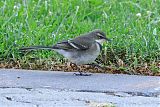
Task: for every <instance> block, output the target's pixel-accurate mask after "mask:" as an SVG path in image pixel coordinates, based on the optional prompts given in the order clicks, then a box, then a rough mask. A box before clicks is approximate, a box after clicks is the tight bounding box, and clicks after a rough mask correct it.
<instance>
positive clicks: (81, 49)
mask: <svg viewBox="0 0 160 107" xmlns="http://www.w3.org/2000/svg"><path fill="white" fill-rule="evenodd" d="M106 40H109V39H108V38H106V35H105V33H104V32H102V31H101V30H94V31H91V32H89V33H87V34H83V35H80V36H78V37H76V38H74V39H71V40H66V41H62V42H58V43H57V44H55V45H53V46H50V47H48V46H32V47H24V48H21V49H20V51H27V50H37V49H49V50H54V51H56V52H58V53H59V54H62V55H63V56H64V57H66V58H67V59H69V60H70V61H71V62H72V63H75V64H77V65H80V64H88V63H92V62H93V61H94V60H95V59H96V58H97V57H98V55H99V53H100V51H101V48H102V46H101V45H102V43H103V42H105V41H106Z"/></svg>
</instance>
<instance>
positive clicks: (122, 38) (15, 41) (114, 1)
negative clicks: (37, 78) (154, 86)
mask: <svg viewBox="0 0 160 107" xmlns="http://www.w3.org/2000/svg"><path fill="white" fill-rule="evenodd" d="M93 29H102V30H103V31H104V32H105V33H106V34H107V36H108V38H111V39H112V43H108V44H105V45H104V48H103V52H102V54H101V55H100V57H99V59H98V60H99V63H103V64H104V65H108V64H115V65H116V64H117V63H118V61H119V59H120V60H122V61H123V62H124V63H125V64H126V65H128V66H137V65H139V64H143V63H146V62H147V63H152V62H159V61H160V0H1V1H0V60H11V59H12V60H20V59H23V60H27V59H29V58H39V59H46V60H47V59H50V58H53V59H56V60H57V61H59V60H61V59H63V57H62V56H59V55H57V53H55V52H51V51H37V52H33V53H32V54H27V55H25V56H23V55H22V54H20V52H19V51H18V49H19V48H20V47H23V46H25V47H26V46H33V45H45V46H51V45H53V44H55V43H56V42H58V41H62V40H66V39H69V38H73V37H75V36H78V35H80V34H83V33H86V32H89V31H91V30H93Z"/></svg>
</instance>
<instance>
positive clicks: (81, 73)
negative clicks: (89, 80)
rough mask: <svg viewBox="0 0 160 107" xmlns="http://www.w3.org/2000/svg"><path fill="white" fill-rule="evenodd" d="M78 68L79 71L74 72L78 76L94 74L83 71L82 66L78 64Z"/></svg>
mask: <svg viewBox="0 0 160 107" xmlns="http://www.w3.org/2000/svg"><path fill="white" fill-rule="evenodd" d="M77 70H78V72H79V73H74V75H76V76H91V75H92V74H87V73H83V71H82V69H81V67H78V66H77Z"/></svg>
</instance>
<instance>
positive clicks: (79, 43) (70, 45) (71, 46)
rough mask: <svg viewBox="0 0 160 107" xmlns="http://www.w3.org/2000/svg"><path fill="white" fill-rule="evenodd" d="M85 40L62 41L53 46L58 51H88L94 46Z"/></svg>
mask: <svg viewBox="0 0 160 107" xmlns="http://www.w3.org/2000/svg"><path fill="white" fill-rule="evenodd" d="M84 39H85V38H82V39H81V38H78V39H77V38H75V39H72V40H67V41H62V42H59V43H57V44H56V45H54V46H53V48H56V49H64V50H87V49H88V48H90V46H91V45H92V44H91V43H89V42H88V40H86V39H85V40H84Z"/></svg>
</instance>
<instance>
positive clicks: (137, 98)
mask: <svg viewBox="0 0 160 107" xmlns="http://www.w3.org/2000/svg"><path fill="white" fill-rule="evenodd" d="M107 105H108V106H113V105H114V106H116V107H160V77H156V76H154V77H153V76H136V75H123V74H121V75H116V74H114V75H113V74H93V75H92V76H75V75H73V72H60V71H57V72H56V71H55V72H53V71H35V70H15V69H0V107H103V106H107Z"/></svg>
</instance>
